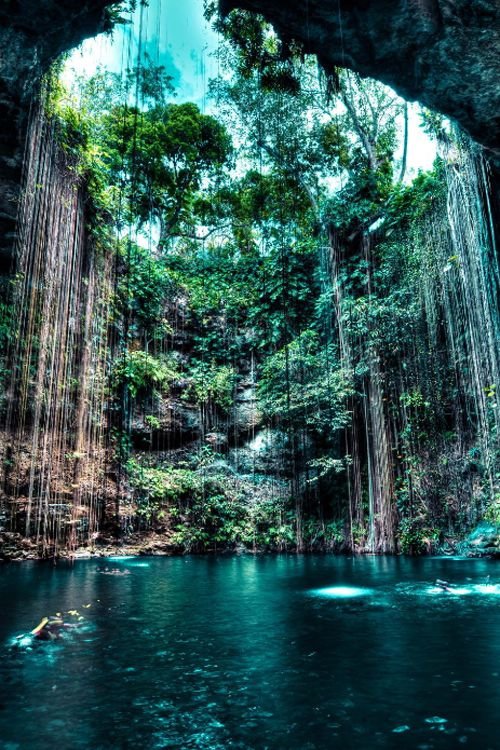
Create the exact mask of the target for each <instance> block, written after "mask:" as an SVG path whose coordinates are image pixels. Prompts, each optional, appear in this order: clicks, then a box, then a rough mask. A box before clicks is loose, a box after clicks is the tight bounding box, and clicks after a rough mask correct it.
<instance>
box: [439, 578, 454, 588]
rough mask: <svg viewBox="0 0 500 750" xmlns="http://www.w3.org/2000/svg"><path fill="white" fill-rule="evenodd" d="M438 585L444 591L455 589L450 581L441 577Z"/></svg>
mask: <svg viewBox="0 0 500 750" xmlns="http://www.w3.org/2000/svg"><path fill="white" fill-rule="evenodd" d="M436 586H437V587H438V588H439V589H441V590H442V591H453V589H452V587H451V586H450V584H449V583H448V581H442V580H441V579H440V578H438V579H437V580H436Z"/></svg>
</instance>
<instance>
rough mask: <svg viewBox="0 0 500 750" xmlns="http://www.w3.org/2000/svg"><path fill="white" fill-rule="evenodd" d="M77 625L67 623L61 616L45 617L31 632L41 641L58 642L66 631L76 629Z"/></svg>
mask: <svg viewBox="0 0 500 750" xmlns="http://www.w3.org/2000/svg"><path fill="white" fill-rule="evenodd" d="M76 627H77V625H76V624H75V623H74V624H71V623H69V622H65V621H64V620H63V618H62V617H61V616H60V615H51V616H50V617H44V618H43V619H42V620H41V622H40V623H39V624H38V625H37V626H36V628H34V629H33V630H32V631H31V635H32V636H33V637H34V638H37V639H38V640H40V641H57V640H59V638H60V637H61V634H62V632H63V631H64V630H70V629H72V628H76Z"/></svg>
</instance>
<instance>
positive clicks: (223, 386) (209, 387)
mask: <svg viewBox="0 0 500 750" xmlns="http://www.w3.org/2000/svg"><path fill="white" fill-rule="evenodd" d="M235 379H236V373H235V371H234V370H233V368H232V367H229V366H227V365H222V366H217V365H216V364H215V363H213V362H212V363H210V364H206V363H204V362H196V361H192V362H191V364H190V366H189V370H188V376H187V388H186V390H185V391H184V393H183V396H182V397H183V399H184V400H186V401H191V402H192V403H195V404H198V405H200V406H201V405H203V406H206V405H208V404H213V405H214V406H218V407H219V408H220V409H222V410H223V411H227V410H228V409H230V408H231V406H232V404H233V393H234V385H235Z"/></svg>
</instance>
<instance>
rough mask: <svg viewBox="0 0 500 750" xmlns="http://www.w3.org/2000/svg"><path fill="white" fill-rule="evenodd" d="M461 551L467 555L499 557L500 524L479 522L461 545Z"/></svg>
mask: <svg viewBox="0 0 500 750" xmlns="http://www.w3.org/2000/svg"><path fill="white" fill-rule="evenodd" d="M461 552H462V554H465V555H467V556H468V557H493V558H495V559H497V558H498V559H500V526H499V525H498V524H493V523H488V522H483V523H480V524H479V525H478V526H476V528H475V529H474V531H472V532H471V533H470V534H469V535H468V536H467V538H466V539H465V541H464V542H463V544H462V545H461Z"/></svg>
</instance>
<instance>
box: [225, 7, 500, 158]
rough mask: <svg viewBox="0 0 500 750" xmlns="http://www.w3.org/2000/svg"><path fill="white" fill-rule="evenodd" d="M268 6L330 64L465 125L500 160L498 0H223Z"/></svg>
mask: <svg viewBox="0 0 500 750" xmlns="http://www.w3.org/2000/svg"><path fill="white" fill-rule="evenodd" d="M220 5H221V10H222V11H223V12H224V13H227V12H229V11H230V10H232V9H234V8H243V9H247V10H251V11H255V12H258V13H261V14H262V15H264V16H265V17H266V19H267V20H269V21H270V22H271V23H272V24H273V25H274V27H275V29H276V30H277V32H278V33H279V34H280V35H281V36H282V37H283V38H284V39H290V38H293V39H296V40H298V41H300V42H301V43H302V44H303V45H304V48H305V50H306V51H307V52H311V53H315V54H317V55H318V58H319V60H320V61H321V63H322V64H323V65H324V66H325V68H326V69H328V68H332V67H333V66H340V67H346V68H351V69H352V70H355V71H358V72H359V73H360V74H361V75H363V76H370V77H372V78H377V79H379V80H380V81H383V82H384V83H386V84H388V85H389V86H392V87H393V88H394V89H396V91H398V92H399V93H400V94H401V95H402V96H403V97H405V98H406V99H410V100H413V99H417V100H418V101H420V102H421V103H422V104H425V105H426V106H428V107H430V108H431V109H435V110H437V111H438V112H441V113H443V114H445V115H447V116H448V117H450V118H452V119H453V120H455V121H456V122H458V123H459V125H461V127H462V128H463V129H464V130H466V131H467V132H468V133H470V135H471V136H472V137H473V138H474V140H476V141H477V142H478V143H480V144H482V145H483V146H484V147H485V148H486V149H487V150H488V151H489V154H490V157H493V159H494V160H495V161H496V162H497V163H500V85H499V80H500V3H499V2H498V0H306V1H305V2H304V0H220Z"/></svg>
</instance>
